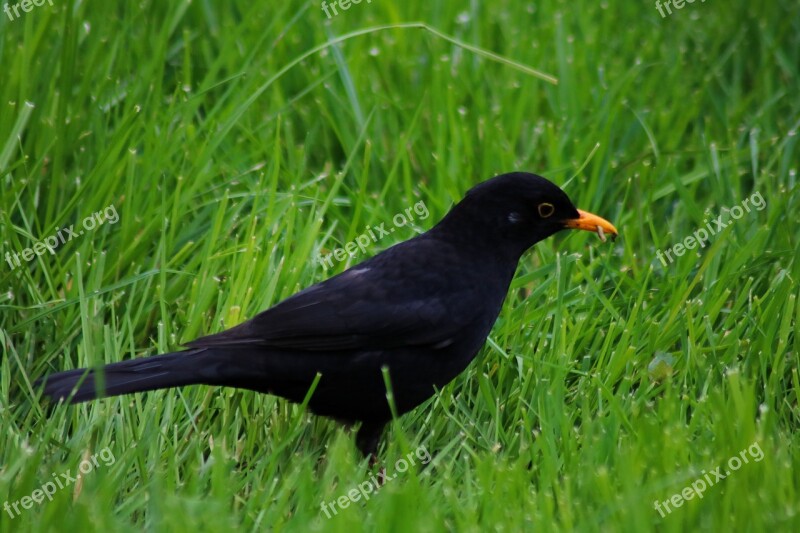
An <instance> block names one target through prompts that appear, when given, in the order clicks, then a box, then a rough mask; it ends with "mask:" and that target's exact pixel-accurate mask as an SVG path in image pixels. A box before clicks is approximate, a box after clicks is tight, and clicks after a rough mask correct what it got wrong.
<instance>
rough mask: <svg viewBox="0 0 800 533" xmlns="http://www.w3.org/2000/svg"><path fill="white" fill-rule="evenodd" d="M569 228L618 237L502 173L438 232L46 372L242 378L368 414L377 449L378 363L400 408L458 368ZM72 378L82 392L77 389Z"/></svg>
mask: <svg viewBox="0 0 800 533" xmlns="http://www.w3.org/2000/svg"><path fill="white" fill-rule="evenodd" d="M565 228H576V229H587V230H591V231H598V233H599V234H600V236H601V237H602V236H603V234H604V233H610V234H612V235H616V233H617V231H616V229H615V228H614V227H613V226H612V225H611V224H610V223H609V222H607V221H605V220H603V219H601V218H599V217H596V216H595V215H591V214H589V213H585V212H582V211H579V210H577V209H576V208H575V207H574V206H573V205H572V202H570V200H569V198H568V197H567V195H566V194H565V193H564V192H563V191H562V190H561V189H559V188H558V187H557V186H555V185H554V184H552V183H551V182H549V181H547V180H546V179H544V178H542V177H540V176H536V175H533V174H527V173H521V172H517V173H511V174H504V175H502V176H498V177H496V178H493V179H491V180H488V181H486V182H484V183H481V184H479V185H478V186H476V187H474V188H473V189H471V190H470V191H469V192H468V193H467V195H466V196H465V198H464V199H463V200H462V201H461V202H459V203H458V204H457V205H456V206H454V207H453V208H452V210H451V211H450V212H449V213H448V214H447V215H446V216H445V217H444V218H443V219H442V220H441V221H440V222H439V223H438V224H437V225H436V226H435V227H433V228H432V229H431V230H429V231H427V232H426V233H423V234H421V235H419V236H417V237H415V238H413V239H410V240H408V241H405V242H402V243H400V244H397V245H395V246H392V247H391V248H389V249H387V250H385V251H384V252H382V253H380V254H378V255H376V256H375V257H373V258H371V259H368V260H366V261H364V262H362V263H360V264H358V265H356V266H353V267H351V268H350V269H348V270H346V271H344V272H342V273H341V274H339V275H337V276H334V277H332V278H330V279H328V280H326V281H323V282H321V283H318V284H317V285H314V286H311V287H309V288H307V289H305V290H303V291H301V292H299V293H297V294H295V295H294V296H292V297H290V298H287V299H286V300H284V301H282V302H280V303H278V304H277V305H275V306H274V307H272V308H270V309H267V310H266V311H263V312H262V313H260V314H258V315H256V316H255V317H253V318H252V319H250V320H248V321H247V322H244V323H242V324H240V325H238V326H236V327H233V328H231V329H228V330H226V331H223V332H221V333H217V334H215V335H210V336H207V337H202V338H199V339H196V340H194V341H192V342H190V343H188V344H187V346H188V349H186V350H183V351H179V352H175V353H169V354H162V355H157V356H153V357H146V358H141V359H134V360H129V361H122V362H119V363H114V364H110V365H107V366H105V367H104V368H103V372H102V373H103V376H102V379H101V380H99V381H102V391H99V390H98V389H99V388H100V385H101V384H100V383H96V382H95V378H96V376H95V371H94V370H89V369H78V370H71V371H68V372H61V373H58V374H54V375H50V376H47V377H46V378H44V379H43V382H44V392H45V394H46V395H48V396H50V397H52V398H54V399H60V398H64V399H69V400H70V401H71V402H73V403H75V402H83V401H87V400H93V399H95V398H98V397H102V396H116V395H120V394H128V393H133V392H141V391H147V390H154V389H163V388H169V387H177V386H183V385H191V384H207V385H222V386H229V387H239V388H244V389H250V390H254V391H258V392H264V393H270V394H276V395H278V396H282V397H284V398H287V399H289V400H291V401H294V402H301V401H302V400H303V399H304V398H305V396H306V394H307V392H308V390H309V387H310V386H311V384H312V383H313V381H314V379H315V377H316V375H317V373H319V374H321V377H320V379H319V382H318V384H317V387H316V389H315V390H314V392H313V395H312V396H311V399H310V401H309V407H310V409H311V410H312V411H313V412H314V413H316V414H319V415H323V416H328V417H332V418H335V419H337V420H340V421H344V422H347V423H354V422H361V428H360V430H359V433H358V437H357V443H358V447H359V448H360V449H361V451H362V452H364V453H365V454H374V453H375V452H376V450H377V445H378V441H379V438H380V434H381V431H382V429H383V427H384V426H385V424H386V422H387V421H389V420H390V419H391V412H390V409H389V405H388V402H387V399H386V386H385V383H384V377H383V372H382V369H383V368H386V369H388V373H389V378H390V380H391V385H392V390H393V394H394V401H395V405H396V407H397V411H398V412H399V413H400V414H402V413H405V412H407V411H409V410H411V409H413V408H414V407H416V406H417V405H419V404H420V403H422V402H423V401H425V400H426V399H427V398H429V397H430V396H431V395H432V394H433V393H434V386H436V387H442V386H444V385H445V384H447V383H448V382H450V381H451V380H452V379H453V378H454V377H455V376H457V375H458V374H459V373H460V372H462V371H463V370H464V369H465V368H466V366H467V365H468V364H469V363H470V361H472V359H473V358H474V357H475V355H476V354H477V353H478V351H479V350H480V348H481V346H482V345H483V343H484V342H485V340H486V337H487V335H488V334H489V331H490V330H491V328H492V325H493V324H494V322H495V320H496V318H497V316H498V314H499V312H500V308H501V306H502V304H503V300H504V299H505V296H506V293H507V291H508V287H509V284H510V283H511V279H512V277H513V275H514V272H515V270H516V267H517V263H518V261H519V258H520V256H521V255H522V254H523V253H524V252H525V251H526V250H527V249H528V248H530V247H531V246H533V245H534V244H535V243H537V242H539V241H541V240H542V239H545V238H547V237H548V236H550V235H552V234H554V233H556V232H558V231H560V230H562V229H565ZM76 385H77V388H76Z"/></svg>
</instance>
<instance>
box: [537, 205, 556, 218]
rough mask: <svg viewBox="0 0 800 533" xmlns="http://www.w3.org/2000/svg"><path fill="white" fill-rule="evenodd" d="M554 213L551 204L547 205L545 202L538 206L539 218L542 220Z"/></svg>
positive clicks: (554, 209)
mask: <svg viewBox="0 0 800 533" xmlns="http://www.w3.org/2000/svg"><path fill="white" fill-rule="evenodd" d="M555 211H556V208H555V207H553V204H548V203H547V202H545V203H543V204H539V216H540V217H542V218H547V217H549V216H551V215H552V214H553V213H555Z"/></svg>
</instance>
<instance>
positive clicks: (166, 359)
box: [37, 348, 218, 403]
mask: <svg viewBox="0 0 800 533" xmlns="http://www.w3.org/2000/svg"><path fill="white" fill-rule="evenodd" d="M213 356H214V354H213V353H211V352H209V351H207V350H206V349H204V348H202V349H195V350H186V351H183V352H174V353H166V354H162V355H156V356H153V357H143V358H140V359H131V360H128V361H121V362H119V363H113V364H110V365H106V366H104V367H102V370H101V372H100V374H101V375H100V376H98V373H96V372H95V370H94V369H90V368H79V369H76V370H69V371H66V372H59V373H57V374H51V375H49V376H45V377H43V378H40V379H39V380H38V381H37V385H42V384H43V385H44V394H45V395H46V396H49V397H50V398H52V399H53V400H60V399H64V400H67V401H69V402H70V403H80V402H86V401H89V400H94V399H96V398H102V397H105V396H119V395H121V394H128V393H131V392H143V391H149V390H156V389H168V388H170V387H179V386H181V385H193V384H199V383H206V384H214V383H213V382H214V381H216V380H215V379H209V376H210V375H211V374H212V373H211V372H209V371H210V370H211V369H212V368H213V367H218V365H216V364H214V363H216V362H217V361H213V360H209V359H210V358H211V359H213V358H214V357H213ZM209 363H210V364H209ZM73 393H74V394H73Z"/></svg>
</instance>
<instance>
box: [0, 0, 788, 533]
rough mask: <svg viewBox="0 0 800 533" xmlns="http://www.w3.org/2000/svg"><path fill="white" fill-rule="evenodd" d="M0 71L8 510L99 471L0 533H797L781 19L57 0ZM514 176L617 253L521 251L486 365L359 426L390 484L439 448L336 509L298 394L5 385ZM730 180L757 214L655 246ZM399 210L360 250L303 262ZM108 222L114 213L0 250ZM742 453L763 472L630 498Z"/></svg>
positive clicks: (302, 282) (338, 480) (727, 198)
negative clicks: (407, 461)
mask: <svg viewBox="0 0 800 533" xmlns="http://www.w3.org/2000/svg"><path fill="white" fill-rule="evenodd" d="M416 21H421V22H424V23H425V24H427V25H429V27H430V28H431V29H432V30H433V31H429V30H426V29H422V28H420V27H401V26H402V25H404V24H407V23H410V22H416ZM386 26H390V27H389V28H386ZM391 26H394V27H391ZM373 27H383V29H380V30H377V29H376V30H370V31H363V30H365V29H368V28H373ZM353 32H356V34H355V35H354V36H352V37H349V38H347V39H344V40H342V41H340V42H338V43H337V44H336V45H334V46H326V47H322V45H324V44H325V43H326V42H328V41H331V40H335V39H339V38H341V37H343V36H346V35H348V34H350V33H353ZM435 32H440V33H441V34H444V35H438V34H436V33H435ZM317 47H321V48H320V49H319V51H314V50H315V48H317ZM492 54H496V56H494V55H492ZM0 64H2V74H0V181H2V183H1V184H0V185H1V186H0V190H1V191H2V192H0V195H1V196H0V198H1V200H0V232H1V233H0V243H1V244H2V247H1V248H0V253H1V254H2V255H3V258H2V263H0V291H1V292H2V296H0V341H1V342H2V360H0V505H2V503H3V502H4V501H6V500H8V501H10V502H14V501H17V500H20V499H21V498H23V497H25V496H29V495H31V493H32V492H33V491H34V490H35V489H37V488H38V487H41V486H42V485H43V484H44V483H47V482H48V481H50V480H51V479H53V477H52V476H53V475H54V474H55V475H58V474H60V473H62V472H65V471H67V470H71V471H72V472H73V473H74V472H75V471H76V469H77V468H78V465H79V464H80V463H81V461H82V459H85V458H87V457H89V456H91V455H92V454H95V453H99V452H100V451H101V450H104V449H105V448H108V450H110V452H111V453H113V456H114V461H113V464H110V465H108V466H106V465H105V464H103V463H100V465H99V466H98V467H96V468H95V469H94V470H93V471H92V472H91V473H90V474H87V475H86V477H85V478H84V479H82V480H81V484H80V486H76V485H72V486H70V487H68V488H65V489H63V490H59V491H57V492H56V493H55V496H54V498H53V501H51V502H48V501H46V500H45V502H44V503H43V504H41V505H39V504H34V505H33V507H32V508H31V509H28V510H24V511H23V512H22V515H21V516H19V517H16V518H14V519H13V520H12V519H11V518H10V517H9V515H8V514H7V513H6V512H5V511H3V510H2V509H0V532H7V531H56V530H58V531H61V530H65V531H71V530H76V531H77V530H83V531H109V530H113V531H140V530H142V528H146V529H148V530H156V531H207V530H216V531H220V530H226V529H228V528H241V529H243V530H250V531H265V530H286V531H309V530H311V531H346V532H352V531H359V530H367V531H386V530H391V531H441V530H451V531H484V530H494V531H522V530H526V531H541V530H544V531H551V530H560V531H571V530H580V531H637V532H638V531H647V530H663V531H691V530H714V531H726V530H748V531H766V530H769V531H780V530H792V529H796V528H797V526H798V525H800V517H798V513H800V503H798V502H800V478H799V477H798V475H797V471H798V469H800V453H799V451H798V448H799V447H800V437H798V436H797V432H796V428H797V427H798V422H800V408H799V407H798V400H800V376H799V375H798V366H799V365H798V353H799V351H800V345H799V344H798V343H800V340H798V326H797V318H798V314H800V301H798V292H799V291H798V280H800V263H798V260H797V258H798V256H799V255H800V239H798V237H800V231H798V215H797V213H798V212H800V194H799V193H800V186H798V183H797V166H798V161H799V160H800V147H798V135H797V131H798V128H800V99H798V94H800V7H798V4H797V2H795V1H792V0H776V1H773V2H767V3H763V4H762V3H758V2H749V1H745V0H731V1H728V2H705V3H701V2H695V3H694V4H686V6H685V7H684V8H683V9H682V10H680V11H675V12H674V13H673V15H671V16H668V17H666V18H662V17H661V16H660V15H659V14H658V12H657V10H656V9H655V7H654V5H653V4H652V3H651V2H622V1H621V0H617V1H612V2H585V3H582V4H580V5H576V4H575V3H571V2H565V1H556V0H547V1H542V2H511V1H505V0H503V1H495V2H488V3H486V4H485V5H479V4H478V3H477V2H473V3H466V4H463V5H461V4H457V3H453V4H452V5H449V6H448V7H444V6H442V5H440V4H439V3H435V2H386V1H381V0H373V2H371V3H369V4H368V3H366V2H362V3H361V4H359V5H353V6H352V7H351V8H350V9H349V10H348V11H346V12H341V13H340V14H339V15H338V16H336V17H334V18H333V19H332V20H331V21H330V23H327V19H326V17H325V15H324V13H323V12H322V10H321V8H320V5H319V3H317V2H309V3H304V4H301V3H298V2H253V1H238V0H237V1H231V2H214V1H212V0H196V1H195V2H193V3H191V4H189V3H186V2H177V1H176V2H155V1H152V0H144V1H142V2H81V3H73V2H68V1H66V0H64V1H61V0H55V2H54V6H53V7H50V6H49V5H48V4H45V5H44V6H41V7H35V8H33V10H32V11H31V12H30V13H26V14H24V15H23V16H21V17H20V18H19V19H18V20H14V21H9V20H8V18H7V17H6V16H5V15H4V14H2V13H0ZM531 69H533V70H535V71H536V72H539V73H544V74H549V75H552V76H555V77H556V78H558V84H557V85H555V84H552V83H550V82H548V81H547V80H545V79H542V78H541V77H540V76H537V75H536V74H535V73H534V72H533V71H532V70H531ZM26 102H30V103H31V104H32V105H28V104H26ZM511 170H528V171H534V172H537V173H539V174H542V175H544V176H546V177H548V178H550V179H551V180H553V181H555V182H556V183H558V184H560V185H562V186H563V187H564V188H565V190H566V191H567V193H568V194H569V195H570V197H571V198H572V199H573V201H574V202H575V203H576V205H578V206H579V207H581V208H583V209H587V210H590V211H593V212H596V213H598V214H600V215H601V216H604V217H606V218H608V219H609V220H611V221H613V222H614V223H615V224H616V226H617V227H618V228H620V230H621V232H622V238H621V239H620V240H617V241H616V242H615V243H613V244H610V243H607V244H602V243H600V242H599V240H598V239H597V237H596V236H595V235H592V234H589V233H584V232H581V234H578V233H570V234H566V233H564V234H560V235H559V236H557V237H556V238H554V239H550V240H548V241H546V242H543V243H541V244H539V245H537V246H536V247H535V249H534V250H532V251H531V252H529V253H528V254H527V255H526V256H525V257H524V258H523V260H522V261H521V263H520V266H519V271H518V274H517V277H516V278H515V280H514V282H513V285H512V289H511V290H510V292H509V295H508V298H507V300H506V303H505V306H504V308H503V311H502V313H501V315H500V318H499V319H498V322H497V324H496V326H495V328H494V330H493V331H492V333H491V335H490V338H489V341H488V342H487V345H486V347H485V348H484V349H483V350H482V352H481V354H480V355H479V357H478V359H477V360H476V361H475V362H474V363H473V364H472V365H471V366H470V367H469V368H468V369H467V370H466V371H465V372H464V373H463V374H462V375H460V376H459V377H458V378H457V379H456V380H455V381H454V382H453V383H451V384H450V385H448V386H447V387H445V388H444V389H443V390H441V391H440V392H439V393H438V394H437V395H436V396H435V397H434V398H433V399H432V400H431V401H429V402H428V403H426V404H424V405H423V406H420V407H419V408H418V409H416V410H415V411H413V412H411V413H409V414H408V415H406V416H404V417H402V418H400V419H399V420H398V421H396V422H395V423H393V425H392V427H391V428H390V430H389V431H388V432H387V434H386V436H385V439H384V441H383V442H384V446H383V447H382V451H381V455H382V458H383V459H384V461H385V463H386V464H387V465H389V472H390V473H391V472H392V469H393V466H392V465H393V464H394V462H395V461H396V460H397V459H399V458H401V457H404V456H406V454H408V453H409V452H413V451H414V450H416V449H418V447H420V446H424V447H425V449H426V450H428V451H429V452H430V454H431V456H432V460H431V462H430V463H429V464H427V465H425V466H424V467H422V468H420V467H419V466H418V465H417V466H414V467H412V468H410V469H409V471H408V472H406V473H403V474H400V475H399V476H398V477H397V479H394V480H392V481H391V482H388V483H387V484H386V485H385V487H384V488H383V489H382V490H381V491H380V492H379V493H378V494H376V495H375V496H373V497H372V498H371V499H370V500H369V501H366V502H365V501H360V502H357V503H355V504H353V505H351V506H350V507H349V508H347V509H344V510H342V511H340V512H339V513H338V514H337V515H336V516H335V517H333V518H331V519H327V518H326V517H325V515H324V514H323V513H322V512H321V510H320V505H321V504H322V502H323V501H325V502H329V501H331V500H334V499H336V498H338V497H340V496H342V495H344V494H346V493H347V492H348V491H349V490H350V489H352V488H355V487H357V486H358V485H359V484H360V483H362V482H364V481H365V480H367V479H368V478H369V476H370V475H372V471H371V470H370V469H369V468H368V465H367V464H366V462H365V461H364V460H362V459H361V458H360V457H359V456H358V454H357V452H356V451H355V448H354V442H353V441H354V439H353V435H352V433H351V432H349V431H347V430H346V429H343V428H341V427H340V426H338V425H337V424H335V423H334V422H331V421H328V420H325V419H319V418H315V417H313V416H312V415H310V414H308V413H307V412H306V411H305V410H304V409H302V408H301V407H299V406H295V405H291V404H288V403H286V402H284V401H282V400H279V399H276V398H274V397H268V396H263V395H258V394H255V393H250V392H242V391H236V390H232V389H217V388H211V387H204V386H195V387H189V388H185V389H181V390H170V391H159V392H151V393H145V394H138V395H135V396H130V397H124V398H114V399H107V400H102V401H98V402H94V403H92V404H85V405H80V406H76V407H66V406H60V407H55V408H52V407H49V406H48V405H47V404H46V403H45V402H43V401H42V400H41V398H40V397H39V394H38V392H37V391H36V390H34V388H33V386H32V383H33V381H34V380H35V379H36V378H38V377H40V376H42V375H43V374H45V373H48V372H53V371H59V370H66V369H70V368H76V367H79V366H86V365H96V364H100V363H103V362H113V361H119V360H122V359H126V358H131V357H140V356H144V355H149V354H155V353H158V352H163V351H169V350H174V349H176V348H177V347H178V346H179V344H180V343H181V342H186V341H188V340H191V339H192V338H194V337H196V336H199V335H202V334H206V333H211V332H216V331H220V330H221V329H223V328H225V327H229V326H232V325H235V324H237V323H239V322H241V321H243V320H244V319H246V318H247V317H250V316H252V315H254V314H255V313H256V312H258V311H259V310H262V309H265V308H267V307H269V306H270V305H272V304H274V303H276V302H278V301H279V300H281V299H282V298H285V297H287V296H289V295H291V294H293V293H294V292H296V291H298V290H299V289H301V288H303V287H306V286H309V285H311V284H313V283H315V282H317V281H319V280H322V279H325V278H326V277H328V276H330V275H331V274H332V273H333V272H339V271H341V270H343V269H344V268H346V267H347V266H349V265H351V264H355V263H357V262H358V261H361V260H363V259H364V258H366V257H367V256H369V255H371V254H374V253H377V252H378V251H380V250H381V249H384V248H386V247H388V246H390V245H391V244H393V243H395V242H399V241H401V240H405V239H407V238H409V237H411V236H413V235H414V234H415V232H416V231H423V230H425V229H427V228H429V227H431V226H432V225H433V224H434V223H435V221H436V220H438V219H439V218H440V217H441V216H442V215H443V214H444V213H445V212H447V210H448V209H449V207H450V206H451V205H452V203H453V202H454V201H457V200H458V199H459V198H460V197H461V196H462V195H463V193H464V192H465V191H466V190H467V189H468V188H469V187H471V186H472V185H474V184H476V183H478V182H480V181H482V180H485V179H487V178H489V177H491V176H492V175H495V174H498V173H502V172H507V171H511ZM754 192H760V193H761V194H762V195H763V198H764V199H765V200H766V208H765V209H764V210H761V211H755V210H754V211H752V212H751V213H749V214H746V215H745V216H744V217H742V218H741V219H740V220H738V221H736V222H735V223H733V224H732V225H730V226H729V227H728V228H726V229H725V230H724V231H723V232H722V233H721V234H719V235H717V236H715V237H714V238H713V239H712V240H711V242H710V246H709V247H706V248H705V249H703V250H701V251H700V252H699V253H696V252H697V250H693V251H691V252H689V253H687V254H685V255H683V256H681V257H678V258H677V260H676V261H675V262H674V263H672V264H668V265H666V266H664V265H662V264H661V262H660V261H659V260H658V259H657V258H656V252H657V251H658V250H664V249H667V248H669V247H671V246H673V245H674V244H676V243H678V242H680V241H682V240H683V239H684V238H685V237H687V236H689V235H691V234H692V233H693V232H694V231H695V230H696V229H698V228H700V227H703V225H704V219H705V218H706V217H707V216H711V217H712V218H713V217H716V216H717V215H718V214H720V213H721V212H722V210H723V208H726V207H733V206H736V205H740V204H741V202H742V201H743V200H744V199H745V198H747V197H749V196H750V195H751V194H753V193H754ZM419 201H424V202H425V205H426V206H427V207H428V209H429V210H430V213H431V216H430V217H429V218H427V219H426V220H418V221H417V222H416V223H415V224H414V226H413V227H406V228H403V229H401V230H398V231H395V232H394V233H393V234H392V235H391V236H390V237H386V238H385V239H383V240H381V241H380V242H379V243H377V244H376V245H375V246H373V247H372V248H371V249H370V250H369V252H368V254H367V255H360V256H359V257H357V259H355V260H352V261H347V262H335V267H334V269H333V270H328V271H327V272H326V271H325V270H324V269H323V267H322V266H321V265H320V264H319V263H318V262H317V261H315V258H316V257H317V254H319V253H327V252H329V251H331V250H333V249H335V248H336V247H338V246H341V245H342V244H343V243H346V242H348V241H351V240H352V239H354V238H355V237H356V236H357V235H359V234H360V233H362V232H363V231H365V230H366V228H368V227H369V226H371V225H377V224H380V223H382V222H385V223H387V224H388V223H390V221H391V217H392V216H393V215H394V214H395V213H398V212H401V211H403V210H405V209H406V208H407V207H410V206H412V205H413V204H415V203H416V202H419ZM109 205H114V206H115V208H116V210H117V211H118V214H119V221H118V222H117V223H116V224H109V223H106V224H103V225H102V226H100V227H99V228H97V229H95V230H94V231H91V232H86V233H85V234H84V235H82V236H80V237H78V238H76V239H73V240H71V241H69V242H67V243H66V244H63V245H60V246H59V247H58V248H57V249H56V250H55V253H54V254H52V255H51V254H49V253H45V254H44V255H42V256H37V257H35V258H34V259H33V260H31V261H30V262H24V263H23V264H22V266H21V267H17V268H14V269H11V268H10V267H9V266H8V264H7V263H6V262H5V254H6V252H11V253H19V252H21V251H22V250H23V249H25V248H27V247H30V246H33V244H34V243H35V242H36V241H38V240H40V239H44V238H46V237H47V236H50V235H53V234H55V233H56V230H57V229H58V228H64V227H68V226H69V225H70V224H76V225H78V224H80V221H81V220H83V219H84V218H85V217H87V216H90V215H91V214H92V213H94V212H96V211H99V210H103V209H104V208H106V207H107V206H109ZM754 442H757V443H758V445H759V446H760V448H761V449H762V450H763V452H764V455H763V460H760V461H757V462H755V461H751V462H750V463H749V464H747V465H744V466H742V467H741V469H740V470H739V471H737V472H735V473H734V474H732V475H730V476H729V477H728V478H727V479H725V480H723V481H719V482H718V483H717V484H716V485H714V486H713V487H711V488H709V489H708V490H707V491H706V493H705V494H704V497H703V498H702V499H698V498H694V499H692V500H690V501H687V502H686V503H685V504H684V505H682V506H681V507H680V508H677V509H675V510H674V511H673V512H672V513H671V514H669V515H668V516H666V517H664V518H662V517H661V516H660V514H659V513H658V512H657V511H656V510H655V509H654V505H653V502H654V501H655V500H660V501H664V500H667V499H669V498H670V497H671V496H672V495H673V494H676V493H678V492H680V491H681V490H682V489H683V488H684V487H685V486H687V485H689V484H691V483H692V482H693V481H694V480H696V479H697V478H699V477H701V475H702V473H701V471H703V470H705V471H711V470H714V469H715V468H716V467H717V466H721V465H724V464H725V462H726V461H727V460H728V458H729V457H731V456H733V455H738V453H739V452H740V450H743V449H745V448H747V447H749V446H751V445H752V444H753V443H754Z"/></svg>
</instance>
